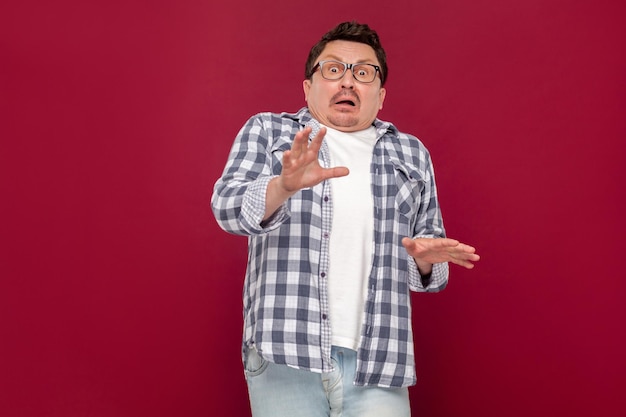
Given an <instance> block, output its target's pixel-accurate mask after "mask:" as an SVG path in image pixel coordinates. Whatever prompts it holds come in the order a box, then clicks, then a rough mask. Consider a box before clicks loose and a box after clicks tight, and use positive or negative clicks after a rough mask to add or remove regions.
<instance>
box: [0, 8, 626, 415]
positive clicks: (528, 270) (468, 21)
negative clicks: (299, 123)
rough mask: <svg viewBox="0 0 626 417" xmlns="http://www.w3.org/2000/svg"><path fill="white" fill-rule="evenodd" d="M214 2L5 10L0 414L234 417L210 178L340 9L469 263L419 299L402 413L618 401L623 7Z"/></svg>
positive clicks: (232, 269) (239, 403)
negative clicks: (380, 48)
mask: <svg viewBox="0 0 626 417" xmlns="http://www.w3.org/2000/svg"><path fill="white" fill-rule="evenodd" d="M11 3H12V4H11ZM214 3H216V2H209V1H182V2H175V1H136V0H131V1H106V2H105V1H95V2H94V1H92V2H79V1H73V0H64V1H63V0H62V1H57V2H44V1H38V2H37V1H23V2H4V3H3V4H2V5H1V6H0V20H1V21H0V60H1V63H0V137H1V139H2V142H1V148H0V199H1V200H0V201H1V202H0V219H1V221H0V239H1V248H0V275H1V277H0V414H1V415H2V416H4V417H13V416H20V417H21V416H50V417H52V416H63V417H73V416H98V417H100V416H107V417H108V416H116V417H125V416H247V415H249V411H248V405H247V397H246V395H247V394H246V389H245V383H244V380H243V373H242V369H241V364H240V359H239V343H240V334H241V327H242V324H241V287H242V278H243V272H244V264H245V259H246V254H245V247H246V240H245V239H244V238H241V237H234V236H230V235H227V234H226V233H224V232H222V231H221V230H220V229H219V228H218V227H217V225H216V223H215V221H214V219H213V217H212V214H211V212H210V209H209V199H210V194H211V190H212V186H213V183H214V181H215V180H216V179H217V177H218V176H219V174H220V173H221V170H222V167H223V165H224V163H225V160H226V157H227V153H228V149H229V148H230V145H231V143H232V140H233V138H234V136H235V134H236V133H237V131H238V130H239V128H240V127H241V125H242V124H243V122H244V121H245V120H246V119H247V118H248V117H249V116H251V115H252V114H254V113H256V112H259V111H267V110H271V111H283V110H287V111H295V110H297V109H298V108H299V107H301V106H302V105H303V104H304V99H303V93H302V89H301V81H302V78H303V75H302V73H303V68H304V61H305V59H306V55H307V53H308V49H309V48H310V47H311V45H312V44H313V43H315V42H316V41H317V39H318V38H319V36H320V35H321V34H322V33H323V32H325V31H326V30H328V29H329V28H331V27H332V26H334V25H335V24H336V23H338V22H340V21H343V20H349V19H353V18H355V19H358V20H361V21H363V22H367V23H370V24H371V25H372V26H373V27H374V28H375V29H377V30H378V32H379V34H380V35H381V37H382V40H383V45H384V46H385V48H386V49H387V52H388V56H389V65H390V78H389V82H388V85H387V88H388V94H387V101H386V103H385V108H384V110H383V111H382V113H381V114H380V116H381V118H384V119H387V120H391V121H393V122H395V123H396V124H397V126H398V127H399V128H400V129H401V130H404V131H408V132H411V133H413V134H415V135H417V136H418V137H420V138H421V139H422V140H423V141H424V142H425V143H426V145H427V146H428V147H429V149H430V150H431V152H432V155H433V159H434V163H435V169H436V172H437V179H438V184H439V189H440V197H441V204H442V208H443V213H444V218H445V221H446V226H447V230H448V233H449V235H450V236H452V237H456V238H459V239H461V240H464V241H467V242H470V243H472V244H474V245H476V246H477V247H478V248H479V251H480V254H481V255H482V257H483V260H482V261H481V262H480V264H479V265H478V266H477V268H476V269H475V270H473V271H465V270H461V269H460V268H456V267H453V268H452V277H451V282H450V285H449V287H448V288H447V289H446V291H444V292H443V293H441V294H437V295H425V294H416V295H415V296H414V298H413V300H414V316H415V319H416V320H415V334H416V354H417V356H416V357H417V367H418V372H419V377H420V380H419V382H418V385H417V386H416V387H414V388H412V389H411V396H412V399H413V408H414V415H416V416H417V415H419V416H430V417H436V416H446V417H447V416H450V417H452V416H455V417H456V416H483V417H486V416H502V415H507V416H510V417H517V416H519V417H522V416H524V417H526V416H565V415H567V416H589V415H595V416H617V415H623V413H624V410H626V400H625V399H624V395H623V394H624V389H625V388H626V361H625V359H624V352H625V351H626V340H625V339H626V335H625V330H624V329H625V327H624V325H625V320H624V319H625V316H626V307H625V305H624V298H625V295H626V291H625V290H626V284H625V280H624V278H625V275H626V274H624V267H623V260H624V249H625V245H624V243H623V242H624V232H625V231H626V230H625V221H624V210H625V209H626V205H625V203H624V163H625V162H626V161H625V159H626V158H625V155H626V147H625V145H624V139H625V137H626V117H625V115H626V113H625V110H626V42H625V40H626V26H625V25H624V16H625V15H626V3H624V2H623V1H620V0H615V1H610V0H604V1H602V0H596V1H591V0H581V1H575V0H526V1H523V2H522V1H520V2H511V1H501V0H473V1H463V0H450V1H445V2H442V1H408V0H407V1H396V2H393V1H392V2H387V3H380V2H373V1H368V2H365V3H363V2H360V3H354V2H328V1H316V2H308V3H301V4H296V2H293V1H285V0H277V1H273V2H270V3H267V2H258V1H255V0H246V1H241V2H227V3H223V4H214Z"/></svg>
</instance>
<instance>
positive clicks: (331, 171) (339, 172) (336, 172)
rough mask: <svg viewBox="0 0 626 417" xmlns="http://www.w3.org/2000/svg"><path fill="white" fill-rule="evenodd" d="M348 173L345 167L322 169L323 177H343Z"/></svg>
mask: <svg viewBox="0 0 626 417" xmlns="http://www.w3.org/2000/svg"><path fill="white" fill-rule="evenodd" d="M349 173H350V170H349V169H348V168H347V167H333V168H326V169H324V179H326V180H327V179H330V178H339V177H345V176H346V175H348V174H349Z"/></svg>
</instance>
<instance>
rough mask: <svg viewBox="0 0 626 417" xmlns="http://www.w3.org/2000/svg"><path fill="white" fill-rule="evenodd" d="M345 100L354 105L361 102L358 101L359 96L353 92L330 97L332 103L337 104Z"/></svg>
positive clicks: (343, 92)
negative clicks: (352, 102)
mask: <svg viewBox="0 0 626 417" xmlns="http://www.w3.org/2000/svg"><path fill="white" fill-rule="evenodd" d="M346 99H349V100H352V101H354V102H355V103H360V102H361V100H360V99H359V96H357V95H356V93H355V92H353V91H340V92H338V93H337V94H335V95H334V96H333V97H332V99H331V101H332V102H333V103H337V102H338V101H342V100H346Z"/></svg>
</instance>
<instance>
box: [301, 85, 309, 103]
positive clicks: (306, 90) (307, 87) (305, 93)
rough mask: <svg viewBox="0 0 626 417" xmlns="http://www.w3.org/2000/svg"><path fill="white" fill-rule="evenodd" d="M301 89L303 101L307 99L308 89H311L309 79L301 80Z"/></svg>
mask: <svg viewBox="0 0 626 417" xmlns="http://www.w3.org/2000/svg"><path fill="white" fill-rule="evenodd" d="M302 89H303V90H304V101H308V98H309V91H310V90H311V80H304V81H302Z"/></svg>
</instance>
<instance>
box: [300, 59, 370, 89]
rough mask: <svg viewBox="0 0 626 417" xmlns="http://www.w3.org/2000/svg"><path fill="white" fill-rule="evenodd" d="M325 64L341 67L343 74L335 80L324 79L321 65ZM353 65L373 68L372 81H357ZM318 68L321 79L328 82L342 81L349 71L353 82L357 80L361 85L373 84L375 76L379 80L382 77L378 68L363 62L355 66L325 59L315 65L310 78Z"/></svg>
mask: <svg viewBox="0 0 626 417" xmlns="http://www.w3.org/2000/svg"><path fill="white" fill-rule="evenodd" d="M327 62H333V63H335V64H341V65H343V72H342V73H341V75H340V76H339V77H337V78H326V77H325V76H324V72H323V71H322V65H324V64H325V63H327ZM355 65H368V66H370V67H374V70H375V72H374V78H372V81H361V80H359V79H358V78H357V77H356V75H355V74H354V66H355ZM318 68H319V70H320V75H321V76H322V78H324V79H325V80H329V81H337V80H340V79H342V78H343V76H344V75H346V72H347V71H348V70H350V72H351V73H352V77H354V79H355V80H357V81H358V82H360V83H363V84H370V83H373V82H374V81H375V80H376V75H378V76H379V78H381V80H382V76H381V73H380V67H379V66H378V65H374V64H366V63H363V62H358V63H356V64H348V63H345V62H341V61H335V60H334V59H326V60H322V61H319V62H318V63H317V64H315V66H314V67H313V69H312V70H311V77H312V76H313V74H315V71H317V69H318Z"/></svg>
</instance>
